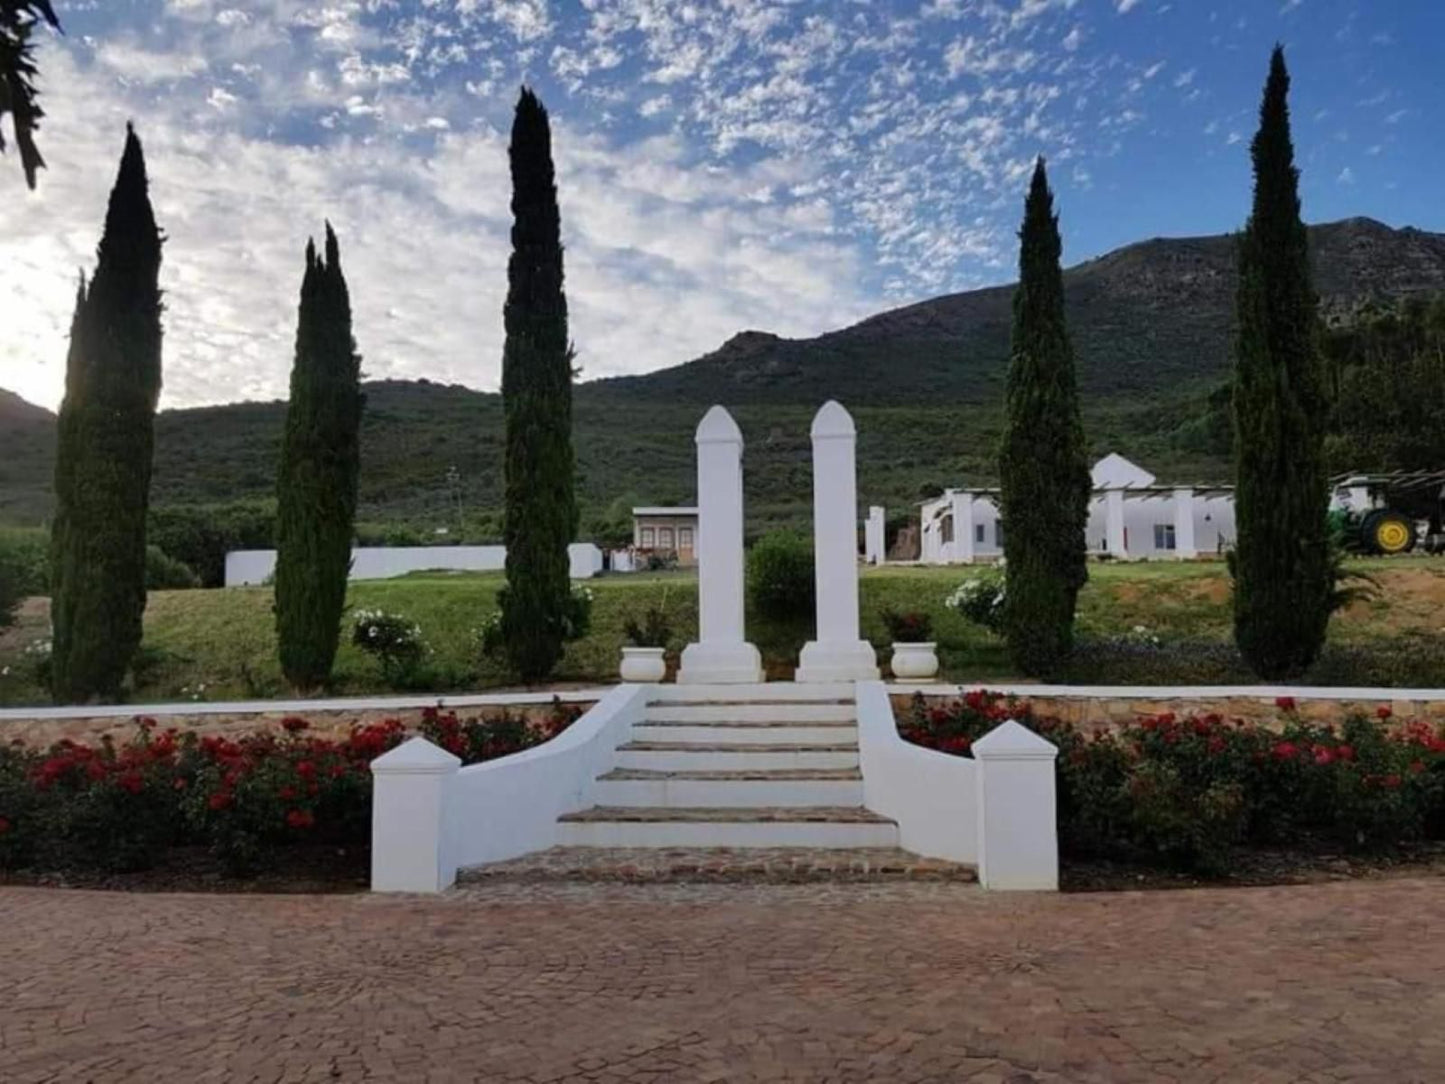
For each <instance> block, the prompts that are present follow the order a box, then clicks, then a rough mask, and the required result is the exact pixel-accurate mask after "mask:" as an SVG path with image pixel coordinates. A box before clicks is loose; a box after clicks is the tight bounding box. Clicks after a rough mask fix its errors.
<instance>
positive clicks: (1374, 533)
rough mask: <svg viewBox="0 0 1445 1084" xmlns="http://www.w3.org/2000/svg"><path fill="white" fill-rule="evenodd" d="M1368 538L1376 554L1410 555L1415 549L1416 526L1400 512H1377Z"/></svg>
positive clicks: (1371, 520)
mask: <svg viewBox="0 0 1445 1084" xmlns="http://www.w3.org/2000/svg"><path fill="white" fill-rule="evenodd" d="M1366 537H1367V538H1368V539H1369V541H1370V548H1371V549H1373V550H1374V551H1375V552H1376V553H1386V554H1390V553H1408V552H1410V550H1412V549H1414V548H1415V525H1414V524H1413V523H1411V522H1410V521H1409V520H1408V519H1406V518H1405V517H1404V516H1402V515H1400V513H1398V512H1376V513H1375V514H1374V515H1372V516H1370V523H1369V525H1368V529H1367V531H1366Z"/></svg>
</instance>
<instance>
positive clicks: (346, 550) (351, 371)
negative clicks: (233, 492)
mask: <svg viewBox="0 0 1445 1084" xmlns="http://www.w3.org/2000/svg"><path fill="white" fill-rule="evenodd" d="M364 401H365V397H364V396H363V395H362V393H361V358H360V356H359V355H358V354H357V353H356V340H355V339H353V338H352V335H351V298H350V295H349V294H348V292H347V288H346V277H345V275H343V274H342V271H341V255H340V252H339V250H338V246H337V243H336V234H335V233H334V232H333V231H332V229H331V223H329V222H328V223H327V224H326V254H325V256H324V257H318V256H317V255H316V244H315V242H314V241H309V240H308V241H307V242H306V272H305V274H304V276H303V277H302V280H301V304H300V310H299V313H298V316H297V322H296V360H295V363H294V364H293V366H292V368H291V401H290V403H289V404H288V406H287V409H286V432H285V436H284V438H283V441H282V446H281V465H280V471H279V475H278V478H277V484H276V490H277V506H276V547H277V552H276V638H277V644H278V647H279V650H280V655H281V670H282V672H283V673H284V674H285V675H286V680H287V681H289V682H290V683H291V684H292V685H293V686H294V687H296V688H298V689H302V690H310V689H314V688H317V687H318V686H320V685H323V684H324V683H325V682H326V680H327V679H328V678H329V677H330V676H331V664H332V663H333V662H334V661H335V659H336V645H337V641H338V639H339V637H340V635H341V612H342V610H343V609H344V608H345V606H346V577H347V573H348V572H349V571H350V568H351V541H352V534H353V530H354V527H355V521H356V489H357V477H358V474H359V472H360V467H361V411H362V407H363V405H364Z"/></svg>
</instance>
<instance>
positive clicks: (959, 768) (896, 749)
mask: <svg viewBox="0 0 1445 1084" xmlns="http://www.w3.org/2000/svg"><path fill="white" fill-rule="evenodd" d="M858 755H859V759H860V762H861V766H862V770H863V804H864V805H865V806H867V807H868V808H869V809H871V810H873V812H875V813H881V814H883V816H885V817H892V818H893V819H894V820H895V821H897V822H898V841H899V843H900V844H901V845H902V846H903V848H904V850H909V851H912V852H913V853H914V854H921V855H923V856H925V857H927V858H943V859H947V860H948V861H951V862H963V863H966V864H969V865H972V864H973V863H975V862H977V861H978V796H977V794H976V790H977V787H978V763H977V762H976V761H974V760H971V759H969V758H968V757H956V756H952V755H950V754H947V753H939V752H935V751H934V750H932V749H925V748H923V747H922V746H921V745H914V744H913V743H912V742H906V741H904V740H903V739H902V738H901V737H900V736H899V734H898V723H897V721H896V720H895V719H894V717H893V705H892V704H891V703H890V702H889V700H888V687H887V686H886V685H884V684H883V683H882V682H881V681H860V682H859V683H858Z"/></svg>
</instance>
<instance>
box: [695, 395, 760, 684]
mask: <svg viewBox="0 0 1445 1084" xmlns="http://www.w3.org/2000/svg"><path fill="white" fill-rule="evenodd" d="M696 556H697V611H698V642H697V643H695V644H688V645H687V647H686V648H684V649H683V652H682V665H681V666H680V667H679V668H678V673H677V681H678V684H679V685H736V684H751V683H754V682H759V681H762V680H763V659H762V656H761V655H759V654H758V649H757V648H756V647H754V646H753V645H752V644H750V643H748V642H746V641H745V640H744V639H743V434H742V430H740V429H739V428H738V425H737V422H735V421H733V418H732V415H731V414H729V413H728V412H727V411H726V410H724V409H723V408H722V407H720V406H715V407H713V408H712V409H711V410H709V411H708V412H707V413H706V414H705V415H703V419H702V421H701V422H699V423H698V427H697V550H696Z"/></svg>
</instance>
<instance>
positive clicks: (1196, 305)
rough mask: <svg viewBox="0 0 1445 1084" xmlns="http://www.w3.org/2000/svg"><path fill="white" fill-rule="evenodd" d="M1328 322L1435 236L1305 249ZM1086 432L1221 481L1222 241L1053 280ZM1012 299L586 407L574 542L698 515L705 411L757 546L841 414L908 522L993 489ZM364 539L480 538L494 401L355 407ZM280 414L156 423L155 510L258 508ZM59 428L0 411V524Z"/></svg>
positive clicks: (1433, 251)
mask: <svg viewBox="0 0 1445 1084" xmlns="http://www.w3.org/2000/svg"><path fill="white" fill-rule="evenodd" d="M1311 240H1312V244H1313V252H1314V258H1315V263H1316V269H1317V285H1318V288H1319V291H1320V294H1321V302H1322V307H1323V308H1324V309H1325V311H1326V312H1327V313H1330V314H1336V313H1340V312H1346V311H1349V310H1351V309H1352V308H1353V307H1355V306H1356V305H1358V303H1359V302H1360V301H1362V300H1364V299H1366V298H1371V297H1375V298H1394V297H1400V296H1405V295H1409V294H1414V293H1423V292H1429V291H1436V290H1442V289H1445V235H1440V234H1432V233H1426V232H1422V231H1419V230H1413V229H1403V230H1394V229H1391V228H1389V227H1387V226H1384V225H1381V224H1380V223H1378V222H1373V221H1370V220H1368V219H1350V220H1347V221H1344V222H1338V223H1333V224H1329V225H1324V226H1317V227H1313V228H1312V232H1311ZM1065 284H1066V290H1067V297H1068V305H1069V313H1070V320H1071V326H1072V330H1073V335H1074V340H1075V345H1076V350H1077V353H1078V363H1079V374H1080V385H1081V392H1082V396H1083V408H1084V420H1085V425H1086V428H1087V432H1088V437H1089V441H1090V445H1091V447H1092V449H1093V451H1094V452H1095V453H1096V454H1103V453H1104V452H1106V451H1111V450H1113V451H1119V452H1122V453H1123V454H1125V455H1128V456H1129V457H1131V458H1133V459H1136V460H1138V461H1140V462H1142V463H1144V464H1145V465H1147V466H1148V467H1149V468H1150V469H1151V470H1153V471H1154V472H1155V473H1157V474H1158V475H1159V476H1160V477H1161V478H1163V479H1165V480H1166V481H1167V480H1174V479H1178V480H1218V479H1221V478H1224V477H1225V476H1227V474H1228V463H1227V459H1226V456H1225V446H1224V445H1223V444H1222V443H1221V442H1220V440H1219V435H1220V434H1219V432H1218V431H1217V428H1216V431H1215V432H1213V433H1212V434H1211V432H1210V428H1209V425H1208V424H1207V423H1208V410H1207V405H1208V402H1207V401H1208V396H1209V395H1210V393H1211V392H1213V391H1215V390H1216V389H1217V388H1218V387H1219V385H1220V383H1221V381H1222V379H1223V377H1224V375H1225V374H1226V372H1227V370H1228V366H1229V341H1230V323H1231V312H1232V304H1233V292H1234V272H1233V240H1232V238H1230V237H1226V236H1220V237H1207V238H1187V239H1173V240H1154V241H1147V242H1143V243H1141V244H1137V245H1131V246H1129V247H1127V248H1123V249H1120V250H1118V251H1116V252H1113V253H1110V254H1109V255H1107V256H1103V257H1100V258H1099V259H1096V260H1091V261H1089V262H1087V263H1084V264H1080V265H1078V266H1077V267H1074V268H1072V269H1071V270H1069V271H1068V272H1067V273H1066V275H1065ZM1010 296H1011V288H1009V287H997V288H991V289H986V290H976V291H971V292H968V293H960V294H952V295H948V296H945V297H939V298H935V299H932V300H929V301H924V302H921V303H919V304H916V305H911V306H907V307H905V308H900V309H895V310H892V311H890V312H885V313H881V314H879V315H877V316H874V317H871V318H869V319H867V320H865V321H863V322H862V323H859V324H857V325H854V326H853V327H850V328H846V329H843V330H840V331H835V332H830V333H828V334H826V335H822V336H820V337H818V338H816V339H809V340H784V339H779V338H777V337H775V336H772V335H768V334H765V333H762V332H744V333H742V334H740V335H738V336H735V337H734V338H733V339H731V340H729V342H728V343H726V344H724V346H723V347H721V348H720V349H719V350H717V351H716V352H714V353H712V354H709V355H707V356H705V357H702V358H699V359H697V360H696V361H692V362H689V363H687V364H684V365H679V366H677V367H675V368H671V369H666V370H662V371H660V372H656V373H651V374H648V375H646V376H640V377H628V378H620V379H612V380H602V381H595V382H590V383H586V384H583V385H581V386H580V387H579V388H578V391H577V396H576V404H575V416H576V446H577V452H578V471H579V476H580V494H581V499H582V503H583V511H584V522H585V521H587V520H589V519H595V518H596V517H597V516H598V515H600V514H602V513H605V512H606V510H607V509H608V507H609V506H612V507H613V508H614V510H620V509H622V508H624V507H625V506H626V505H627V504H629V503H633V502H636V503H644V502H645V503H650V504H660V503H670V502H681V501H690V500H691V499H692V498H693V497H694V493H693V470H694V467H693V445H692V432H693V428H694V427H695V426H696V424H697V421H698V419H699V418H700V417H701V415H702V413H703V411H704V410H705V409H706V407H707V406H708V405H709V404H711V403H714V402H721V403H724V404H725V405H727V406H728V407H729V408H730V409H732V410H733V411H734V413H735V415H736V417H737V419H738V423H739V424H740V425H741V426H742V429H743V433H744V436H745V438H746V440H747V442H748V447H747V453H746V459H745V467H746V471H747V488H748V501H749V505H748V507H749V515H750V520H751V522H750V527H751V529H753V530H758V529H761V528H763V527H764V526H766V525H769V524H773V523H779V522H790V521H792V522H796V521H801V520H803V519H805V518H806V516H807V514H808V508H809V506H810V501H811V496H810V482H811V468H810V459H809V446H808V440H807V433H808V426H809V422H810V419H811V416H812V414H813V412H814V411H815V410H816V409H817V407H818V406H819V405H820V404H821V402H822V401H823V400H824V399H826V398H837V399H839V400H841V401H842V402H843V403H844V404H845V405H846V406H848V408H849V409H850V410H851V411H852V412H853V414H854V417H855V418H856V420H857V423H858V430H859V496H860V499H861V500H862V501H864V502H866V503H870V504H871V503H881V504H885V505H887V506H889V508H890V510H891V514H896V513H900V512H903V511H904V510H905V508H906V507H907V506H908V505H910V504H911V503H912V502H913V501H914V500H916V499H917V496H918V492H919V488H920V486H923V485H927V484H936V485H949V484H957V483H961V482H982V481H985V480H988V479H991V478H992V476H993V474H994V455H995V447H996V442H997V439H998V415H999V409H1000V400H1001V389H1002V382H1003V376H1004V369H1005V361H1006V355H1007V350H1008V319H1009V304H1010ZM366 390H367V396H368V402H367V410H366V416H365V421H364V423H363V434H362V445H363V446H362V478H361V517H362V518H363V519H364V520H368V521H371V522H405V523H409V524H412V525H415V526H417V527H420V528H426V529H429V528H431V527H434V526H439V525H443V524H449V523H452V522H453V521H454V520H455V518H456V513H455V509H456V507H457V504H458V502H457V496H458V494H457V492H456V490H455V489H454V488H453V486H452V484H450V483H449V482H448V470H449V468H452V467H455V468H456V471H457V474H458V485H459V489H460V494H459V495H460V505H461V507H462V509H463V511H464V513H465V515H466V517H467V518H468V519H469V520H471V521H472V523H473V526H472V531H473V533H476V532H477V531H480V532H481V533H483V534H485V533H486V532H487V530H488V529H489V525H494V524H495V514H496V511H497V510H498V509H499V508H500V504H501V485H502V478H501V469H502V447H501V440H502V413H501V402H500V400H499V398H498V397H497V396H495V395H488V394H482V393H480V392H475V391H471V390H469V389H467V388H463V387H460V386H455V385H453V386H446V385H440V384H434V383H431V382H429V381H425V380H420V381H384V382H377V383H372V384H369V385H367V389H366ZM283 414H284V409H283V404H282V403H280V402H271V403H238V404H230V405H226V406H219V407H205V408H200V409H191V410H172V411H166V412H164V413H162V414H161V415H160V417H159V418H158V420H157V426H156V448H157V451H156V469H155V480H154V487H155V488H154V498H153V499H154V502H155V503H158V504H162V505H164V504H174V503H209V502H221V501H231V500H237V499H244V498H263V499H264V498H269V497H270V496H271V494H272V492H273V488H274V478H275V461H276V454H277V450H278V448H279V445H280V436H281V426H282V419H283ZM53 424H54V418H53V416H52V415H51V414H49V412H46V411H42V410H40V409H39V408H36V407H32V406H30V404H27V403H24V402H23V400H19V399H17V398H15V397H14V396H0V521H5V522H11V523H35V522H38V521H40V520H42V519H43V518H44V517H45V516H46V515H48V512H49V503H50V498H49V489H50V472H51V463H52V458H53V454H54V436H53Z"/></svg>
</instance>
